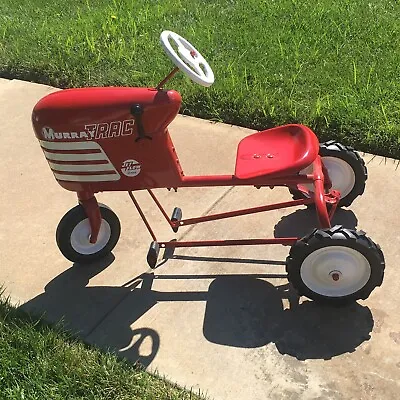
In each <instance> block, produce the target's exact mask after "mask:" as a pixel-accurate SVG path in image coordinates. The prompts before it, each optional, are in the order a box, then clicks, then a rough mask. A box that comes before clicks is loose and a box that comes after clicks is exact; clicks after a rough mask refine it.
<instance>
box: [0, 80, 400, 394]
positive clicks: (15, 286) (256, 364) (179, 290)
mask: <svg viewBox="0 0 400 400" xmlns="http://www.w3.org/2000/svg"><path fill="white" fill-rule="evenodd" d="M52 90H56V89H54V88H50V87H47V86H43V85H37V84H30V83H26V82H21V81H16V80H14V81H7V80H0V118H1V121H2V124H1V127H0V134H1V138H2V145H1V147H0V163H1V169H0V171H1V181H2V182H3V190H2V194H1V200H2V201H1V203H2V212H1V221H0V257H1V258H0V260H1V269H0V283H3V284H4V286H5V288H6V293H8V294H9V295H10V296H11V299H12V300H13V302H14V303H18V304H20V305H21V307H22V308H23V309H25V310H27V311H30V312H34V313H39V314H44V315H45V318H46V319H48V320H49V321H58V320H60V319H61V318H63V319H64V322H65V324H66V326H67V327H68V328H70V329H72V330H73V331H74V332H79V334H80V335H81V337H82V338H83V339H84V340H85V341H86V342H88V343H90V344H93V345H96V346H99V347H101V348H104V349H112V350H114V351H116V352H117V353H118V354H120V355H121V356H124V357H127V358H128V359H130V360H132V361H136V360H139V361H140V362H141V363H142V364H143V365H144V366H146V367H147V368H148V369H149V370H150V371H157V372H158V373H160V374H162V375H165V376H166V377H167V378H168V379H170V380H171V381H174V382H177V383H178V384H180V385H182V386H186V387H188V388H193V389H194V390H196V391H197V390H200V391H202V392H203V393H206V394H208V395H209V397H211V398H215V399H260V400H261V399H263V400H264V399H317V398H321V399H350V398H351V399H377V398H379V399H397V398H398V397H399V394H398V393H399V390H400V313H399V311H398V310H399V305H398V298H397V295H398V294H399V293H400V278H399V276H398V268H399V266H400V247H399V242H400V213H399V212H398V206H397V204H398V197H399V195H400V183H399V181H400V166H399V162H398V161H395V160H389V159H383V158H382V157H373V156H371V155H365V159H366V161H367V162H368V170H369V179H368V182H367V190H366V193H365V194H364V195H363V197H362V198H359V199H357V200H356V202H355V203H354V204H353V206H352V207H351V209H344V210H342V211H340V212H338V213H337V216H336V217H335V221H334V222H336V223H340V224H343V225H345V226H347V227H351V228H354V227H358V228H360V229H363V230H365V231H366V232H368V234H369V235H370V236H371V238H373V240H374V241H376V242H377V243H379V244H380V245H381V246H382V249H383V251H384V254H385V258H386V274H385V279H384V283H383V285H382V286H381V287H380V288H378V289H376V290H375V291H374V292H373V293H372V295H371V296H370V298H369V299H367V300H366V301H365V302H360V303H358V304H354V305H353V306H351V307H347V308H341V309H332V308H326V307H322V306H319V305H317V304H315V303H313V302H311V301H308V300H307V299H303V298H302V299H298V298H297V296H296V294H295V293H294V292H293V290H292V289H291V287H290V286H289V285H288V284H287V280H286V279H285V272H284V260H285V257H286V255H287V253H288V250H289V248H288V247H283V246H251V247H230V248H197V249H177V250H176V251H175V253H174V254H173V255H170V258H169V259H168V260H164V261H163V262H161V263H160V264H161V265H160V266H159V267H158V268H157V269H156V270H155V271H154V272H153V271H151V270H149V269H148V267H147V264H146V253H147V250H148V246H149V243H150V240H151V238H150V236H149V234H148V233H147V231H146V229H145V228H144V226H143V223H142V221H141V220H140V218H139V217H138V215H137V212H136V210H135V209H134V208H133V206H132V204H131V202H130V199H129V197H128V195H127V194H126V193H103V194H100V195H99V196H98V199H99V200H100V201H101V202H103V203H106V204H107V205H108V206H110V207H111V208H112V209H113V210H114V211H115V212H116V213H117V215H118V216H119V218H120V220H121V224H122V235H121V239H120V242H119V243H118V245H117V247H116V249H115V251H114V252H113V255H112V256H110V257H109V258H108V259H106V260H103V261H102V262H100V263H97V264H94V265H90V266H86V267H83V266H80V265H71V263H70V262H69V261H68V260H66V259H65V258H63V256H62V255H61V254H60V253H59V251H58V249H57V246H56V244H55V229H56V226H57V224H58V222H59V220H60V218H61V217H62V215H63V214H64V213H65V212H66V211H67V210H68V209H70V208H71V207H73V206H74V205H75V204H76V197H75V195H74V194H73V193H69V192H66V191H64V190H63V189H62V188H61V187H60V186H59V185H58V184H57V183H56V181H55V180H54V177H53V175H52V173H51V171H50V169H49V167H48V165H47V163H46V161H45V159H44V157H43V154H42V152H41V150H40V147H39V145H38V143H37V140H36V138H35V137H34V134H33V132H32V128H31V123H30V113H31V109H32V107H33V105H34V104H35V102H36V101H37V100H39V98H41V97H42V96H43V95H45V94H47V93H49V92H51V91H52ZM250 132H251V131H249V130H246V129H243V128H238V127H230V126H227V125H224V124H214V123H210V122H207V121H202V120H198V119H195V118H190V117H183V116H179V117H178V118H177V119H176V121H174V123H173V124H172V126H171V134H172V138H173V140H174V143H175V145H176V148H177V151H178V154H179V156H180V160H181V163H182V165H183V169H184V171H185V173H186V174H187V175H190V174H202V173H214V174H216V173H228V174H229V173H233V169H234V162H235V151H236V146H237V142H238V141H239V140H240V139H241V138H242V137H244V136H245V135H247V134H248V133H250ZM156 192H157V195H159V196H160V199H161V201H162V203H163V204H164V205H165V207H166V209H167V210H170V211H172V209H173V207H175V206H179V207H181V208H182V210H183V213H184V216H185V217H190V216H197V215H202V214H205V213H209V212H214V211H215V212H217V211H225V210H232V209H234V208H235V207H236V208H242V207H246V206H252V205H254V206H256V205H262V204H265V203H267V202H274V201H284V200H285V199H288V200H289V199H290V195H289V194H288V192H287V190H285V189H284V188H279V189H274V190H273V191H271V190H269V189H267V188H263V189H260V190H256V189H254V188H211V189H183V190H179V191H178V193H174V192H167V191H164V190H157V191H156ZM138 198H139V200H140V201H141V204H143V206H144V209H145V212H146V213H147V215H148V216H149V218H150V220H151V222H152V224H153V225H154V228H155V230H156V231H157V234H158V235H159V236H160V237H161V238H163V239H165V240H170V239H173V238H174V237H175V236H174V234H173V233H172V232H171V230H170V229H169V227H168V226H167V224H166V223H165V221H163V219H162V216H161V215H160V214H159V213H158V211H157V210H156V209H155V207H154V205H153V204H152V203H151V202H150V201H149V199H148V196H147V194H146V193H138ZM315 223H316V221H315V217H314V215H313V214H312V213H311V212H309V211H307V210H305V208H299V209H287V210H279V211H274V212H269V213H264V214H257V215H253V216H247V217H238V218H234V219H230V220H222V221H219V222H211V223H205V224H200V225H198V226H196V227H194V228H193V227H188V228H184V229H182V230H180V231H179V234H178V236H177V237H178V238H182V237H184V238H185V239H193V240H201V239H211V238H242V237H268V236H269V237H273V236H274V235H275V236H276V237H278V236H293V235H302V234H304V233H306V232H307V231H309V230H310V229H311V228H312V227H313V226H314V225H315Z"/></svg>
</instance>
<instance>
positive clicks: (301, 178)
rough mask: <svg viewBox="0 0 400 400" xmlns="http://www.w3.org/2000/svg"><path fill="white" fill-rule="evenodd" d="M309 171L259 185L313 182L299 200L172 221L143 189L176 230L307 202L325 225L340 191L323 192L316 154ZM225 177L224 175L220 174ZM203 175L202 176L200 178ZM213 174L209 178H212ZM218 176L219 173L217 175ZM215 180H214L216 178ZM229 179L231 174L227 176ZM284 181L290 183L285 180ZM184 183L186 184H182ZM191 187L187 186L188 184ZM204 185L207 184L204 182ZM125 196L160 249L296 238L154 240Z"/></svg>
mask: <svg viewBox="0 0 400 400" xmlns="http://www.w3.org/2000/svg"><path fill="white" fill-rule="evenodd" d="M313 171H314V172H313V174H312V175H296V176H292V177H290V179H288V178H282V180H281V181H276V180H274V181H273V182H270V181H269V182H267V183H265V184H263V185H262V186H288V185H290V186H291V185H292V183H293V182H296V184H300V183H305V182H307V183H311V182H312V183H313V184H314V192H310V191H308V190H307V189H306V188H304V189H302V190H301V191H302V192H303V193H304V195H305V196H306V198H304V199H300V200H292V201H286V202H281V203H275V204H268V205H264V206H259V207H251V208H245V209H240V210H234V211H228V212H223V213H217V214H211V215H205V216H201V217H195V218H188V219H183V220H180V221H175V220H174V221H173V220H171V218H170V217H169V216H168V214H167V213H166V211H165V210H164V208H163V206H162V205H161V203H160V201H159V200H158V199H157V197H156V195H155V194H154V193H153V192H152V190H150V189H147V192H148V193H149V195H150V196H151V198H152V199H153V201H154V203H155V204H156V205H157V207H158V209H159V210H160V212H161V213H162V215H163V216H164V218H165V220H166V221H167V222H168V224H169V225H170V227H171V228H172V229H173V230H175V231H177V229H178V228H179V227H181V226H186V225H193V224H198V223H202V222H209V221H216V220H220V219H225V218H232V217H238V216H243V215H249V214H256V213H260V212H265V211H271V210H278V209H281V208H288V207H296V206H300V205H307V204H315V207H316V211H317V216H318V220H319V223H320V226H321V227H322V228H329V227H330V226H331V225H330V221H331V219H332V218H333V215H334V213H335V211H336V208H337V204H338V201H339V199H340V193H339V192H338V191H336V190H330V191H329V192H328V193H325V191H326V189H329V187H330V186H331V182H330V180H329V177H328V178H327V179H326V177H327V176H328V175H327V172H326V170H325V167H324V166H323V164H322V162H321V159H320V157H319V156H318V157H317V158H316V159H315V161H314V163H313ZM223 177H224V178H226V177H225V176H223ZM197 178H199V177H187V181H191V180H194V181H196V180H197ZM203 178H206V177H203ZM214 178H215V177H213V178H211V179H213V180H214ZM219 179H222V176H221V177H220V178H219ZM219 179H217V180H219ZM230 179H232V177H230ZM288 181H289V182H290V183H288ZM208 183H210V185H209V186H216V182H214V184H211V182H208ZM185 186H186V185H185ZM188 186H191V185H188ZM206 186H208V185H206ZM128 193H129V196H130V198H131V200H132V202H133V203H134V205H135V207H136V209H137V210H138V212H139V215H140V217H141V218H142V220H143V222H144V224H145V225H146V228H147V230H148V231H149V233H150V235H151V237H152V239H153V241H154V242H157V243H158V244H159V246H160V247H162V248H175V247H208V246H250V245H264V244H281V245H293V244H294V243H295V242H296V241H297V240H298V238H297V237H288V238H272V239H268V238H265V239H264V238H262V239H237V240H236V239H231V240H202V241H170V242H158V240H157V238H156V235H155V234H154V231H153V230H152V228H151V226H150V224H149V222H148V220H147V218H146V216H145V215H144V213H143V211H142V209H141V208H140V205H139V203H138V201H137V200H136V198H135V197H134V195H133V194H132V192H131V191H129V192H128ZM328 205H330V206H331V207H330V209H329V211H328V207H327V206H328Z"/></svg>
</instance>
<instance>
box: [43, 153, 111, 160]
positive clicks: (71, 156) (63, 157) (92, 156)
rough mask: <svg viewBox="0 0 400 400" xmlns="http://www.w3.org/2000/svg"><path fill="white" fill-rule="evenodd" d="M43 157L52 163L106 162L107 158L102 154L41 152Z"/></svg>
mask: <svg viewBox="0 0 400 400" xmlns="http://www.w3.org/2000/svg"><path fill="white" fill-rule="evenodd" d="M43 153H44V155H45V156H46V158H47V159H48V160H50V161H51V160H54V161H92V160H102V161H108V159H107V156H106V155H105V154H104V153H89V154H88V153H83V154H82V153H81V154H60V153H49V152H47V151H45V150H43Z"/></svg>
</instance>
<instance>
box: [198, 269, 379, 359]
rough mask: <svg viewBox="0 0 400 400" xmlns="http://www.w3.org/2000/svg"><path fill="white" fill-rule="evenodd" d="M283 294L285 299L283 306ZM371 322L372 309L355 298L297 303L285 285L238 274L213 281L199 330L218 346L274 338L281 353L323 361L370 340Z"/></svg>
mask: <svg viewBox="0 0 400 400" xmlns="http://www.w3.org/2000/svg"><path fill="white" fill-rule="evenodd" d="M283 299H288V300H289V304H290V307H289V308H288V309H286V310H285V309H284V307H283V302H282V300H283ZM373 326H374V320H373V317H372V313H371V311H370V309H369V308H368V307H366V306H361V305H360V304H358V303H354V304H352V305H350V306H347V307H342V308H332V307H328V306H322V305H319V304H317V303H315V302H312V301H305V302H303V303H301V304H299V299H298V297H297V295H296V294H294V293H293V290H292V289H291V287H290V285H289V284H286V285H282V286H274V285H272V284H271V283H269V282H266V281H264V280H261V279H254V278H253V277H247V276H238V277H219V278H217V279H215V280H214V281H213V282H212V283H211V285H210V287H209V291H208V298H207V305H206V312H205V318H204V325H203V333H204V336H205V337H206V338H207V340H209V341H210V342H213V343H217V344H220V345H225V346H233V347H241V348H256V347H262V346H265V345H267V344H269V343H274V344H275V346H276V348H277V350H278V351H279V353H281V354H287V355H290V356H292V357H295V358H297V359H298V360H306V359H325V360H326V359H330V358H332V357H335V356H338V355H340V354H343V353H347V352H353V351H354V350H355V349H356V348H357V347H358V346H359V345H360V344H361V343H363V342H364V341H366V340H369V338H370V333H371V331H372V329H373Z"/></svg>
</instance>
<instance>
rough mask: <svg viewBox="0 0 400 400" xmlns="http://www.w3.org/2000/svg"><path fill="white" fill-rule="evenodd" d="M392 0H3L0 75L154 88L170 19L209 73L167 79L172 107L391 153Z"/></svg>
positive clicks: (163, 65)
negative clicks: (175, 101) (177, 99)
mask: <svg viewBox="0 0 400 400" xmlns="http://www.w3.org/2000/svg"><path fill="white" fill-rule="evenodd" d="M399 15H400V4H399V2H396V1H393V0H390V1H389V0H375V1H371V2H366V1H365V0H314V1H312V2H310V1H308V0H279V1H273V0H247V1H242V0H218V1H216V0H214V1H207V0H187V1H180V0H169V1H156V0H152V1H150V0H114V1H110V0H96V1H94V0H70V1H69V2H68V6H66V3H65V1H61V0H52V1H48V0H19V1H15V0H2V1H1V3H0V76H3V77H12V78H20V79H31V80H33V81H37V82H42V83H48V84H52V85H56V86H61V87H71V86H82V85H85V86H94V85H150V86H154V85H156V84H157V83H158V81H159V80H161V78H162V77H163V75H165V74H166V73H167V72H168V71H169V68H170V66H171V63H170V61H169V60H168V59H167V57H166V56H165V55H164V53H163V51H162V49H161V47H160V45H159V42H158V40H159V35H160V32H161V31H162V30H164V29H170V30H173V31H176V32H177V33H179V34H181V35H183V36H184V37H186V38H187V39H188V40H189V41H192V42H193V43H194V44H195V46H196V47H197V48H198V49H199V50H201V52H202V53H203V55H205V56H206V58H207V59H208V60H209V63H210V64H211V66H212V67H213V69H214V71H215V75H216V83H215V85H214V86H213V87H212V88H209V89H206V88H202V87H200V86H198V85H196V84H194V83H191V82H189V80H188V79H187V78H186V77H184V76H183V74H180V75H179V76H178V77H177V78H175V79H174V81H172V82H171V83H170V86H171V87H173V88H175V89H177V90H179V91H180V92H181V93H182V95H183V99H184V103H183V107H182V111H183V112H184V113H187V114H191V115H196V116H199V117H203V118H208V119H212V120H217V121H224V122H228V123H233V124H238V125H242V126H247V127H252V128H257V129H262V128H266V127H271V126H274V125H278V124H284V123H289V122H300V123H304V124H307V125H309V126H311V127H312V128H313V129H314V130H315V131H316V132H317V133H318V135H319V136H320V138H321V139H328V138H336V139H338V140H340V141H342V142H344V143H347V144H350V145H354V146H355V147H356V148H357V149H359V150H365V151H370V152H375V153H378V154H383V155H387V156H393V157H400V83H399V81H398V77H399V76H400V50H399V49H400V24H399V23H398V17H399Z"/></svg>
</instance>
